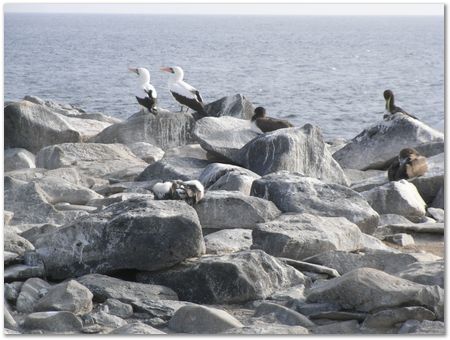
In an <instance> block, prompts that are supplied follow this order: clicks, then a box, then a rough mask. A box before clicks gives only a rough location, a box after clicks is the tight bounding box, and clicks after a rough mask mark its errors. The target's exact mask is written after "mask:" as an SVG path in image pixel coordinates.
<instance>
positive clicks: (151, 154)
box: [127, 142, 164, 164]
mask: <svg viewBox="0 0 450 340" xmlns="http://www.w3.org/2000/svg"><path fill="white" fill-rule="evenodd" d="M127 146H128V148H129V149H130V150H131V152H132V153H134V154H135V155H136V156H137V157H139V158H140V159H142V160H143V161H145V162H147V163H149V164H152V163H155V162H157V161H159V160H160V159H161V158H163V156H164V151H163V150H162V149H161V148H158V147H157V146H154V145H152V144H149V143H146V142H137V143H130V144H127Z"/></svg>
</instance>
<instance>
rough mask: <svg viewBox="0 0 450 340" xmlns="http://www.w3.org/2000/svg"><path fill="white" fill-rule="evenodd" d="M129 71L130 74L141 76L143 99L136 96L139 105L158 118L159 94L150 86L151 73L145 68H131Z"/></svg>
mask: <svg viewBox="0 0 450 340" xmlns="http://www.w3.org/2000/svg"><path fill="white" fill-rule="evenodd" d="M128 70H129V71H130V72H133V73H136V74H137V75H138V76H139V89H140V92H141V93H142V96H143V98H141V97H138V96H136V99H137V101H138V103H139V105H141V106H143V107H144V108H146V109H147V110H148V111H149V112H151V113H153V114H154V115H155V116H156V114H157V109H156V98H157V93H156V90H155V88H154V87H153V85H152V84H150V72H149V71H148V70H147V69H146V68H144V67H138V68H131V67H129V68H128Z"/></svg>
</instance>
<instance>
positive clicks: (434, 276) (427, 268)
mask: <svg viewBox="0 0 450 340" xmlns="http://www.w3.org/2000/svg"><path fill="white" fill-rule="evenodd" d="M395 275H396V276H399V277H401V278H403V279H406V280H409V281H413V282H417V283H421V284H423V285H438V286H440V287H442V288H444V277H445V266H444V260H437V261H422V262H414V263H411V264H409V265H407V266H406V267H404V268H403V269H401V270H400V271H398V272H396V273H395Z"/></svg>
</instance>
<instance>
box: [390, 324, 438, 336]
mask: <svg viewBox="0 0 450 340" xmlns="http://www.w3.org/2000/svg"><path fill="white" fill-rule="evenodd" d="M398 333H399V334H426V335H428V334H432V335H435V334H436V335H438V334H440V335H444V334H445V325H444V322H442V321H429V320H424V321H419V320H408V321H406V322H405V323H404V324H403V325H402V327H401V328H400V330H399V331H398Z"/></svg>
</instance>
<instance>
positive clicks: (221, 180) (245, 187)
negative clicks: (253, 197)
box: [198, 163, 260, 194]
mask: <svg viewBox="0 0 450 340" xmlns="http://www.w3.org/2000/svg"><path fill="white" fill-rule="evenodd" d="M238 176H239V177H241V178H242V179H241V180H240V181H239V177H238ZM233 177H235V178H236V180H234V181H233ZM257 178H260V176H259V175H257V174H255V173H254V172H253V171H250V170H247V169H244V168H241V167H239V166H236V165H230V164H222V163H211V164H209V165H208V166H207V167H206V168H205V169H204V170H203V172H202V173H201V174H200V176H199V177H198V180H199V181H200V182H201V183H202V184H203V186H204V187H205V189H208V190H229V191H242V192H243V193H246V194H250V189H251V183H253V180H254V179H257ZM248 179H249V180H248ZM247 183H248V184H247ZM221 187H224V189H220V188H221Z"/></svg>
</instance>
